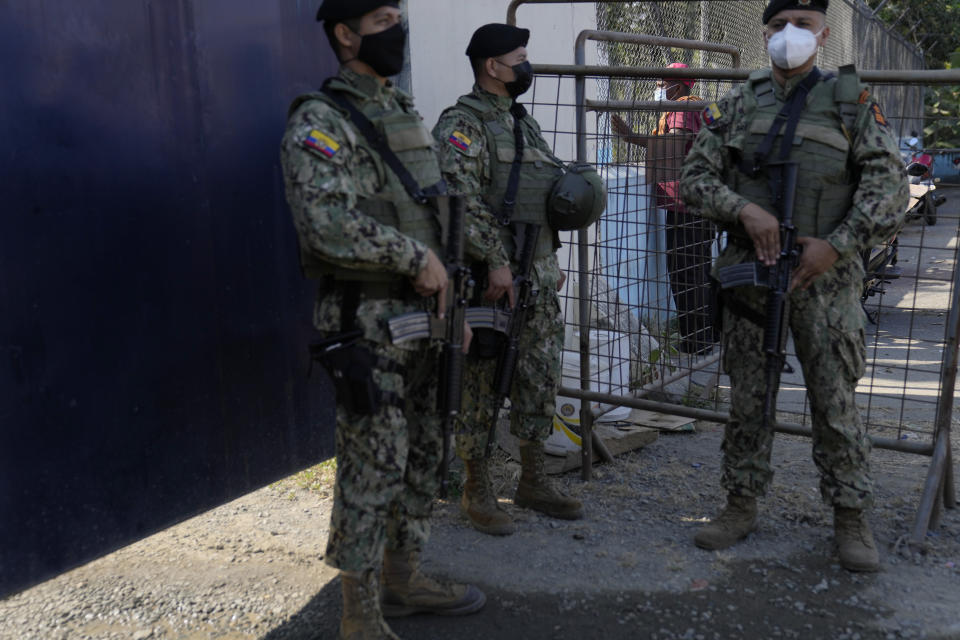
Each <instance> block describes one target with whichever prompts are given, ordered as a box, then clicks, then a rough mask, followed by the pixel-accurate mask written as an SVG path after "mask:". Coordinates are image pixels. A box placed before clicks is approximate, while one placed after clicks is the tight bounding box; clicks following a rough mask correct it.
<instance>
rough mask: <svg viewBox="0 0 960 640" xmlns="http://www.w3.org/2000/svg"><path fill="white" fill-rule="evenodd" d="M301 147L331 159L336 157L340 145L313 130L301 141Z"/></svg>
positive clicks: (322, 133) (321, 132)
mask: <svg viewBox="0 0 960 640" xmlns="http://www.w3.org/2000/svg"><path fill="white" fill-rule="evenodd" d="M303 146H305V147H306V148H308V149H312V150H314V151H319V152H320V153H321V154H322V155H324V156H326V157H327V158H332V157H333V156H335V155H337V151H339V150H340V144H339V143H338V142H337V141H336V140H334V139H333V138H331V137H330V136H329V135H327V134H326V133H324V132H323V131H320V130H319V129H313V130H311V131H310V133H309V134H307V137H306V138H304V140H303Z"/></svg>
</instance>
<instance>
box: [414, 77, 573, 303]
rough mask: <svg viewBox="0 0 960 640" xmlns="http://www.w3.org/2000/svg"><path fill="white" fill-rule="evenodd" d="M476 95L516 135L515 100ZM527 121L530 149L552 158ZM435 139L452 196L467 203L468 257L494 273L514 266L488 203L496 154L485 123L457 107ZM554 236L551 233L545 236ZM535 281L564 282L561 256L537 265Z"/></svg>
mask: <svg viewBox="0 0 960 640" xmlns="http://www.w3.org/2000/svg"><path fill="white" fill-rule="evenodd" d="M471 95H472V96H474V97H476V98H479V99H481V100H484V101H487V102H489V103H490V104H492V105H494V106H495V107H496V109H497V110H498V111H499V114H500V117H499V122H500V123H501V124H502V125H503V127H504V128H506V129H507V130H508V131H510V130H513V123H514V118H513V115H512V114H511V113H510V106H511V105H512V104H513V100H512V99H511V98H508V97H504V96H498V95H495V94H493V93H490V92H489V91H486V90H484V89H481V88H480V87H479V86H478V85H474V87H473V91H472V92H471ZM527 120H528V121H529V123H531V128H530V129H529V130H528V131H529V132H530V133H528V135H527V138H526V144H527V145H528V146H529V147H531V148H537V149H540V150H541V151H544V152H546V153H549V154H551V155H552V154H553V150H552V149H551V148H550V145H549V144H547V141H546V140H544V138H543V135H542V134H541V133H540V127H539V125H538V124H537V123H536V120H534V119H533V118H532V117H530V116H528V117H527ZM433 136H434V138H436V140H437V143H438V145H439V148H440V168H441V170H442V171H443V177H444V179H445V180H446V182H447V186H448V188H449V189H450V192H451V193H454V194H458V195H463V196H465V197H466V198H467V218H468V220H469V224H467V225H466V237H465V246H466V251H467V254H468V255H469V256H470V257H471V258H474V259H479V260H482V261H483V262H485V263H486V264H487V266H488V268H489V269H491V270H493V269H497V268H499V267H502V266H504V265H507V264H510V263H511V257H512V256H509V255H508V254H507V250H506V248H504V246H503V242H501V240H500V223H499V222H497V219H496V216H495V215H494V212H493V211H491V209H490V207H489V206H488V205H487V204H486V203H485V202H484V201H483V197H482V195H483V194H484V193H486V192H487V190H489V189H490V186H491V175H490V150H489V149H487V148H486V146H487V145H486V137H485V135H484V127H483V123H482V122H481V121H480V120H479V119H478V118H477V117H476V115H475V114H474V113H473V112H470V111H468V110H467V109H466V108H464V107H460V106H457V105H455V106H453V107H450V108H448V109H447V110H445V111H444V112H443V114H442V115H441V116H440V120H439V121H438V122H437V124H436V126H435V127H434V128H433ZM550 232H551V231H550V230H549V229H543V230H542V231H541V233H550ZM533 275H534V277H535V286H537V285H538V284H539V286H545V287H549V286H553V287H556V285H557V283H559V279H560V266H559V264H558V262H557V258H556V255H552V256H549V257H547V258H541V259H539V260H537V261H536V262H535V263H534V274H533Z"/></svg>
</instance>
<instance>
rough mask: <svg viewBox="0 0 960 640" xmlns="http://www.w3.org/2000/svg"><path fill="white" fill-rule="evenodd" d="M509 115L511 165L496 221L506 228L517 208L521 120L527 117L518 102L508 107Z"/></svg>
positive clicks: (522, 142)
mask: <svg viewBox="0 0 960 640" xmlns="http://www.w3.org/2000/svg"><path fill="white" fill-rule="evenodd" d="M510 114H511V115H512V116H513V144H514V154H513V164H512V165H511V166H510V177H509V178H508V179H507V191H506V193H504V195H503V208H502V209H501V210H500V215H498V216H497V220H499V221H500V224H502V225H503V226H507V225H508V224H510V218H512V217H513V211H514V209H516V207H517V191H519V190H520V169H521V167H522V165H523V150H524V145H525V144H526V143H525V141H524V139H523V124H522V121H523V119H524V118H525V117H526V116H527V110H526V109H525V108H524V106H523V105H522V104H520V103H519V102H514V103H513V106H511V107H510Z"/></svg>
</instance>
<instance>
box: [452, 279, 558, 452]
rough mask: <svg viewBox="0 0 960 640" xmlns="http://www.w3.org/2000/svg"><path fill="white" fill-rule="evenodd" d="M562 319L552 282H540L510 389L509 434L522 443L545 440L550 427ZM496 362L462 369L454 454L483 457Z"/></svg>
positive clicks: (476, 361)
mask: <svg viewBox="0 0 960 640" xmlns="http://www.w3.org/2000/svg"><path fill="white" fill-rule="evenodd" d="M562 349H563V315H562V313H561V311H560V299H559V296H558V295H557V291H556V280H555V279H554V280H553V281H550V280H547V279H544V280H543V285H542V286H541V288H540V291H539V293H538V295H537V300H536V303H535V305H534V308H533V310H532V313H531V314H530V315H529V316H528V318H527V326H526V328H525V329H524V331H523V333H522V334H521V336H520V354H521V355H520V359H519V362H517V369H516V371H515V372H514V374H513V386H512V387H511V389H510V405H511V410H510V433H512V434H513V435H515V436H516V437H518V438H521V439H523V440H533V441H541V442H542V441H543V440H546V439H547V437H549V435H550V431H551V429H552V428H553V414H554V413H555V411H556V409H555V402H556V396H557V390H558V389H559V388H560V354H561V351H562ZM496 369H497V360H496V358H494V359H487V360H480V359H476V358H472V357H471V358H467V360H466V362H465V366H464V376H463V377H464V384H463V406H462V409H461V412H460V415H459V416H458V418H457V435H456V444H457V455H458V456H460V457H461V458H464V459H467V460H474V459H476V458H481V457H483V455H484V450H485V448H486V445H487V433H488V430H489V428H490V424H491V423H492V422H493V420H494V418H495V416H494V408H493V403H494V402H496V396H495V394H494V392H493V382H494V380H493V378H494V376H495V375H496Z"/></svg>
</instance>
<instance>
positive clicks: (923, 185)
mask: <svg viewBox="0 0 960 640" xmlns="http://www.w3.org/2000/svg"><path fill="white" fill-rule="evenodd" d="M907 145H908V146H909V148H910V151H911V152H912V154H911V156H910V159H909V165H908V169H907V173H908V174H909V175H910V202H911V206H910V208H909V209H907V215H906V221H907V222H910V221H913V220H923V221H924V222H926V223H927V224H928V225H934V224H936V223H937V207H938V206H940V205H942V204H943V203H944V202H946V201H947V199H946V198H945V197H943V196H940V195H937V193H936V188H937V186H936V183H937V179H936V178H935V177H934V175H933V156H931V155H930V154H929V153H926V152H925V151H923V150H922V149H920V143H919V140H917V138H911V139H910V140H909V141H908V142H907ZM918 164H919V165H922V166H923V167H924V169H925V170H924V171H921V170H920V168H919V167H915V168H914V171H913V173H911V172H910V169H909V167H911V166H914V165H918Z"/></svg>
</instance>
